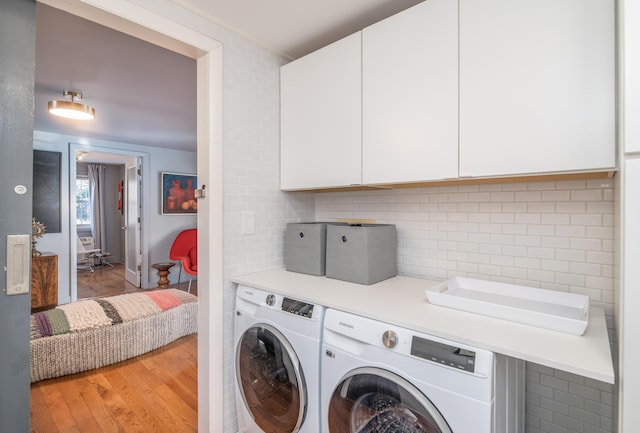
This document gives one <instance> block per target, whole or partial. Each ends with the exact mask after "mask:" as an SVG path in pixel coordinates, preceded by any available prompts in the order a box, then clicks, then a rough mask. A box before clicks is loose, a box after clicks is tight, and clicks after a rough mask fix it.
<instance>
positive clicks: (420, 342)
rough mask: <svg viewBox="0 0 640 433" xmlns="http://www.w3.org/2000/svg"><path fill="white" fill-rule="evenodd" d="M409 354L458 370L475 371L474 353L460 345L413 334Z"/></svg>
mask: <svg viewBox="0 0 640 433" xmlns="http://www.w3.org/2000/svg"><path fill="white" fill-rule="evenodd" d="M411 354H412V355H413V356H417V357H419V358H423V359H426V360H429V361H433V362H436V363H438V364H442V365H446V366H447V367H452V368H456V369H458V370H464V371H468V372H470V373H473V372H474V371H475V365H476V353H475V352H473V351H471V350H467V349H462V348H460V347H455V346H450V345H448V344H443V343H438V342H437V341H431V340H427V339H425V338H420V337H416V336H413V339H412V341H411Z"/></svg>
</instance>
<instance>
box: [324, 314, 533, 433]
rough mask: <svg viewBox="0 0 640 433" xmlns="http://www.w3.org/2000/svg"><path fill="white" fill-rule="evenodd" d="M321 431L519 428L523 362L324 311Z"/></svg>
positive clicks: (429, 432)
mask: <svg viewBox="0 0 640 433" xmlns="http://www.w3.org/2000/svg"><path fill="white" fill-rule="evenodd" d="M322 352H323V354H322V368H321V372H322V374H321V378H322V379H321V384H320V386H321V407H322V419H321V424H322V431H323V432H324V433H374V432H376V433H377V432H402V433H507V432H508V433H517V432H522V431H524V418H523V415H524V411H523V409H524V408H523V404H524V394H523V392H524V375H523V370H524V366H523V363H522V362H521V361H516V360H514V359H512V358H507V357H504V356H496V355H495V354H494V353H492V352H489V351H487V350H482V349H478V348H475V347H471V346H468V345H464V344H458V343H455V342H452V341H447V340H444V339H441V338H437V337H433V336H429V335H425V334H421V333H419V332H415V331H412V330H409V329H405V328H401V327H398V326H394V325H389V324H386V323H382V322H378V321H374V320H371V319H368V318H364V317H361V316H357V315H353V314H349V313H344V312H342V311H337V310H332V309H328V310H327V311H326V313H325V320H324V334H323V345H322Z"/></svg>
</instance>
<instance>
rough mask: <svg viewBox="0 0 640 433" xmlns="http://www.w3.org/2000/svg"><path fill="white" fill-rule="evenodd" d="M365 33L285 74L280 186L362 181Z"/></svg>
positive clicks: (282, 78)
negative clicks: (362, 63)
mask: <svg viewBox="0 0 640 433" xmlns="http://www.w3.org/2000/svg"><path fill="white" fill-rule="evenodd" d="M361 39H362V38H361V33H360V32H358V33H356V34H353V35H351V36H348V37H346V38H344V39H342V40H340V41H338V42H335V43H333V44H331V45H329V46H327V47H324V48H322V49H320V50H318V51H315V52H313V53H311V54H309V55H307V56H305V57H302V58H300V59H298V60H296V61H293V62H291V63H289V64H287V65H285V66H283V67H282V68H281V70H280V96H281V102H280V103H281V108H280V116H281V118H280V122H281V132H280V134H281V137H280V188H281V189H284V190H295V189H311V188H319V187H325V188H326V187H339V186H348V185H353V184H358V185H359V184H360V183H361V182H362V175H361V160H362V133H361V117H362V114H361V113H362V105H361V101H362V91H361V74H362V72H361V69H362V68H361V49H362V47H361V45H362V44H361Z"/></svg>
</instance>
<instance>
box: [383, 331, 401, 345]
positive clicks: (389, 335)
mask: <svg viewBox="0 0 640 433" xmlns="http://www.w3.org/2000/svg"><path fill="white" fill-rule="evenodd" d="M382 344H384V345H385V347H388V348H389V349H393V348H394V347H396V345H397V344H398V334H396V333H395V332H393V331H391V330H389V331H385V332H384V334H382Z"/></svg>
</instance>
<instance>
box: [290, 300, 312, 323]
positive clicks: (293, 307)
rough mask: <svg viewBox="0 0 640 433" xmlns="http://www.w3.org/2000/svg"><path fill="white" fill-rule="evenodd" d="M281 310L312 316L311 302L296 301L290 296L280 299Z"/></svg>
mask: <svg viewBox="0 0 640 433" xmlns="http://www.w3.org/2000/svg"><path fill="white" fill-rule="evenodd" d="M282 311H286V312H287V313H291V314H295V315H296V316H302V317H306V318H307V319H311V317H312V316H313V304H308V303H306V302H302V301H296V300H295V299H291V298H284V299H283V300H282Z"/></svg>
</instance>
